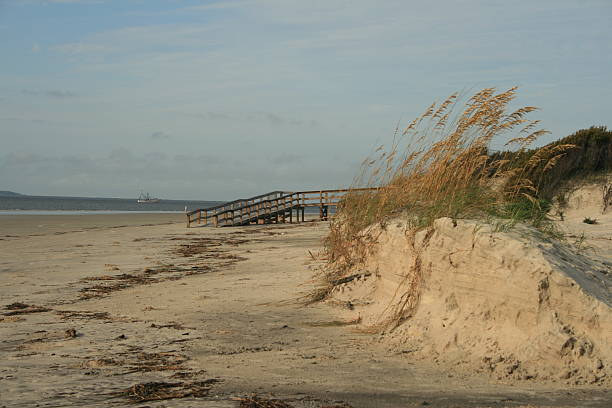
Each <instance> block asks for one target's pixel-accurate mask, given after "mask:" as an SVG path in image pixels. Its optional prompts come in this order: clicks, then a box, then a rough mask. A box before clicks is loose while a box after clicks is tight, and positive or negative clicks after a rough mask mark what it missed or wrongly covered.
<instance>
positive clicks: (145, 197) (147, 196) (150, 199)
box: [137, 191, 159, 204]
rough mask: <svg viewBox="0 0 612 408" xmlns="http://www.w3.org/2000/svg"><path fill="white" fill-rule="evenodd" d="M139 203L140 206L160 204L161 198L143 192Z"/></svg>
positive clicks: (139, 197)
mask: <svg viewBox="0 0 612 408" xmlns="http://www.w3.org/2000/svg"><path fill="white" fill-rule="evenodd" d="M137 202H138V203H140V204H151V203H159V198H155V197H151V195H150V194H149V193H145V192H142V191H141V192H140V195H139V196H138V201H137Z"/></svg>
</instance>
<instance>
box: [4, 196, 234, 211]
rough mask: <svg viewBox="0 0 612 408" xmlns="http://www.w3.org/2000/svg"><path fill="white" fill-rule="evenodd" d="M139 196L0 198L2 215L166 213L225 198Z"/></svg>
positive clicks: (209, 204) (206, 204)
mask: <svg viewBox="0 0 612 408" xmlns="http://www.w3.org/2000/svg"><path fill="white" fill-rule="evenodd" d="M136 200H137V199H136V198H90V197H51V196H15V197H0V215H1V214H5V215H13V214H17V215H18V214H39V215H49V214H105V213H113V214H115V213H131V212H146V213H166V212H183V211H185V207H187V210H189V211H190V210H197V209H198V208H207V207H212V206H215V205H218V204H222V203H223V202H222V201H203V200H202V201H197V200H160V201H159V202H158V203H138V202H136Z"/></svg>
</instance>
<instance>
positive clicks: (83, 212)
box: [0, 210, 184, 216]
mask: <svg viewBox="0 0 612 408" xmlns="http://www.w3.org/2000/svg"><path fill="white" fill-rule="evenodd" d="M182 213H184V211H144V210H143V211H139V210H0V216H3V215H114V214H182Z"/></svg>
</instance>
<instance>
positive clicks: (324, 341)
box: [0, 215, 610, 407]
mask: <svg viewBox="0 0 612 408" xmlns="http://www.w3.org/2000/svg"><path fill="white" fill-rule="evenodd" d="M96 217H97V218H96ZM101 217H104V218H101ZM147 217H148V218H147ZM169 221H172V219H170V220H169V219H168V218H167V217H166V216H163V215H149V216H146V217H143V218H142V219H137V218H130V219H128V218H126V216H124V215H117V216H111V215H104V216H61V217H60V216H57V218H54V217H44V216H40V217H37V216H28V217H22V216H0V276H1V284H0V307H1V308H2V309H1V310H0V361H1V363H0V407H33V406H40V407H64V406H83V407H96V406H100V407H102V406H110V405H111V404H112V405H115V406H139V407H144V406H149V407H162V406H164V407H192V406H206V407H234V406H238V402H237V401H235V400H233V399H232V398H235V397H240V396H245V395H249V394H251V393H259V394H260V395H270V394H273V395H276V396H278V397H282V398H284V399H286V400H287V401H288V402H289V403H290V404H291V405H293V406H295V407H320V406H325V405H327V406H342V405H340V403H339V402H337V403H334V401H344V402H346V403H348V404H350V405H351V406H353V407H411V406H413V407H416V406H426V405H429V406H435V407H437V406H440V407H450V406H457V407H483V406H496V407H497V406H521V405H525V404H534V405H538V406H573V407H578V406H580V407H604V406H609V403H610V394H609V389H608V388H607V386H601V385H588V384H587V385H580V386H576V385H572V386H567V385H565V384H564V383H541V382H538V381H523V380H514V379H513V378H505V381H504V382H499V381H498V380H497V379H495V378H491V376H490V375H489V374H488V373H486V372H482V373H479V372H476V371H469V370H468V371H466V370H455V369H450V368H449V367H448V366H447V365H445V364H443V362H441V361H438V362H436V361H433V360H431V361H430V360H427V359H423V358H419V357H418V356H413V353H411V352H410V350H407V349H402V348H397V347H394V346H393V345H392V344H391V345H390V344H389V343H388V342H386V341H380V339H381V338H380V336H377V335H371V334H367V333H364V332H360V331H357V330H355V328H356V327H355V326H354V325H351V324H346V323H350V321H349V320H350V319H349V320H342V318H341V317H339V310H338V308H337V307H336V306H333V305H331V304H318V305H315V306H310V307H304V306H301V305H299V304H297V303H296V302H295V301H294V300H295V299H296V298H298V297H300V296H301V295H302V294H303V293H304V292H305V291H307V290H308V289H309V288H310V286H309V284H308V283H306V284H305V282H308V281H309V280H310V279H311V278H312V274H313V269H316V267H317V265H318V263H317V262H316V261H315V260H314V259H313V258H312V257H311V256H310V254H309V251H310V252H312V253H316V252H317V251H319V250H320V249H321V239H322V237H323V236H324V235H325V234H326V231H327V225H326V224H325V223H306V224H302V225H279V226H254V227H243V228H222V229H214V228H192V229H187V228H185V226H184V224H183V220H182V219H178V220H177V221H178V223H173V224H167V222H169ZM145 224H146V225H145ZM92 226H94V227H95V228H91V227H92ZM20 303H21V304H20ZM8 305H12V306H11V307H9V308H7V306H8ZM26 305H27V306H26ZM47 309H48V310H47ZM608 338H609V333H608ZM436 344H437V343H436ZM606 364H607V363H606ZM151 382H165V383H169V384H170V385H172V388H166V389H165V390H163V389H162V390H158V391H157V395H161V394H160V393H162V392H171V393H174V394H175V395H176V396H180V395H181V394H182V395H186V396H185V397H184V398H173V399H168V400H165V401H149V402H142V403H140V404H136V405H135V404H134V403H133V402H130V400H129V395H132V397H133V398H137V396H138V395H142V394H143V393H144V392H146V391H147V389H146V388H145V387H133V386H135V385H138V384H144V383H151ZM130 387H132V388H131V394H130V393H128V394H125V395H119V394H117V393H120V392H121V391H122V390H126V389H130ZM189 394H191V395H189ZM194 395H195V396H194ZM345 406H346V405H345Z"/></svg>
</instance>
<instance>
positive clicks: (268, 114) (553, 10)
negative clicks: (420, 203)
mask: <svg viewBox="0 0 612 408" xmlns="http://www.w3.org/2000/svg"><path fill="white" fill-rule="evenodd" d="M610 21H612V1H610V0H582V1H575V0H571V1H566V0H539V1H533V0H514V1H511V2H509V1H506V0H504V1H498V0H437V1H435V2H426V1H410V0H380V1H371V0H370V1H366V0H312V1H303V0H301V1H299V0H227V1H215V0H208V1H207V0H0V53H1V54H0V55H1V58H0V190H10V191H16V192H20V193H24V194H33V195H67V196H90V197H128V198H129V197H135V196H137V195H138V193H139V192H140V190H145V191H149V192H150V193H151V194H152V195H154V196H158V197H162V198H167V199H202V200H232V199H235V198H239V197H240V198H242V197H248V196H250V195H256V194H260V193H264V192H267V191H272V190H286V191H296V190H303V189H321V188H339V187H346V186H348V185H350V183H351V181H352V179H353V176H354V175H355V174H356V173H357V172H358V169H359V164H360V163H361V162H362V160H363V159H364V158H365V157H366V156H367V155H368V154H369V153H370V152H371V151H372V149H373V148H374V147H375V146H377V145H378V144H380V143H385V142H388V141H390V140H391V137H392V136H393V131H394V129H395V127H396V125H397V124H398V122H399V123H408V122H410V120H412V119H413V118H414V117H416V116H418V115H419V114H420V113H422V112H423V111H424V110H425V108H426V107H427V106H428V105H430V104H431V103H432V102H433V101H440V100H443V99H444V98H445V97H446V96H448V95H450V94H451V93H453V92H455V91H476V90H479V89H482V88H485V87H496V88H497V89H499V90H506V89H508V88H510V87H512V86H518V87H519V91H518V98H517V99H516V101H515V102H514V103H516V105H517V107H518V106H525V105H535V106H538V107H539V108H540V109H541V110H540V111H539V112H537V113H536V114H533V115H532V116H531V118H533V119H540V120H541V121H542V125H543V127H545V128H546V129H548V130H550V131H551V134H550V135H548V136H547V137H546V138H545V139H543V140H542V143H544V142H548V141H551V140H556V139H559V138H561V137H564V136H567V135H569V134H571V133H573V132H574V131H576V130H578V129H581V128H585V127H589V126H593V125H603V126H610V125H611V123H610V122H611V113H612V108H611V106H612V105H611V104H612V102H611V101H612V24H610Z"/></svg>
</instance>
